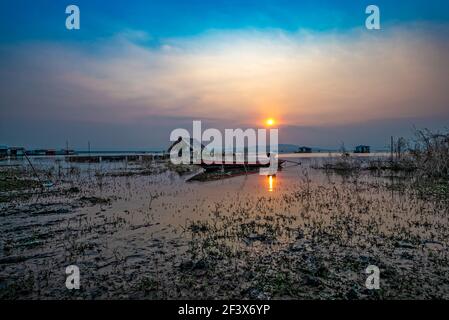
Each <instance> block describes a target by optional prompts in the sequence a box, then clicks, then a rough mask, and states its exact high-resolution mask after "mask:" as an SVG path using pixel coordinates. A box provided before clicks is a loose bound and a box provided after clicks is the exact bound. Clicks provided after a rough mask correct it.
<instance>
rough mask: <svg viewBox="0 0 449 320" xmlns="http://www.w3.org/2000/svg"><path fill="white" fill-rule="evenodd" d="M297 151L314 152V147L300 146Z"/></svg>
mask: <svg viewBox="0 0 449 320" xmlns="http://www.w3.org/2000/svg"><path fill="white" fill-rule="evenodd" d="M296 153H312V148H309V147H304V146H303V147H299V148H298V151H296Z"/></svg>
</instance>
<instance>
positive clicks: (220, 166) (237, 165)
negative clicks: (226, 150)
mask: <svg viewBox="0 0 449 320" xmlns="http://www.w3.org/2000/svg"><path fill="white" fill-rule="evenodd" d="M284 162H285V160H282V159H278V168H281V167H282V164H284ZM200 166H201V167H202V168H203V169H204V170H206V172H213V171H218V170H224V171H226V170H242V171H254V170H257V169H259V168H268V167H269V166H270V164H269V163H267V164H262V163H260V162H255V163H248V162H234V163H213V164H206V163H204V162H203V163H202V164H201V165H200Z"/></svg>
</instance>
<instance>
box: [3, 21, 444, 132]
mask: <svg viewBox="0 0 449 320" xmlns="http://www.w3.org/2000/svg"><path fill="white" fill-rule="evenodd" d="M447 34H449V33H448V32H447V26H434V25H433V26H432V25H416V24H414V25H403V26H399V27H393V28H389V29H388V30H382V31H380V32H369V31H367V30H352V31H348V32H345V33H332V32H328V33H314V32H307V31H298V32H296V33H287V32H284V31H280V30H240V31H210V32H208V33H205V34H202V35H199V36H195V37H188V38H180V39H166V40H165V41H163V42H162V43H157V44H154V43H151V39H152V38H151V36H149V35H147V34H146V33H144V32H141V31H133V30H126V31H124V32H122V33H120V34H118V35H117V36H115V37H113V38H110V39H101V40H99V41H97V42H89V43H49V42H33V43H24V44H20V45H11V46H5V45H3V46H2V47H1V48H0V58H1V62H0V70H1V71H0V87H1V88H0V95H1V97H2V101H1V107H0V116H1V118H2V119H3V120H2V121H3V122H4V123H6V122H8V119H22V120H23V121H39V119H41V120H44V119H45V120H46V121H58V122H64V121H77V122H82V123H92V125H94V124H96V123H101V124H108V123H110V124H113V125H114V126H116V125H120V124H126V125H129V124H132V123H139V119H143V118H144V119H151V118H152V117H164V118H167V119H169V118H170V117H173V118H174V120H173V124H170V123H167V126H172V127H173V128H175V127H177V125H178V124H179V122H177V121H176V118H177V117H187V118H196V119H202V118H209V119H214V120H215V121H216V122H220V121H221V123H222V124H223V125H225V124H229V125H233V126H235V125H242V126H257V125H258V124H259V123H260V121H261V120H262V119H263V118H265V117H268V116H270V117H275V118H277V119H279V121H280V122H281V123H282V124H283V125H286V126H307V127H313V126H317V127H323V126H324V127H325V126H335V125H339V126H345V125H350V124H354V123H362V122H367V121H372V120H380V119H395V118H419V117H432V116H433V117H438V116H442V117H447V116H448V114H449V111H448V110H449V108H448V102H449V101H448V100H449V95H448V94H447V83H449V61H448V60H449V42H448V41H447V40H448V38H447ZM4 123H3V124H4Z"/></svg>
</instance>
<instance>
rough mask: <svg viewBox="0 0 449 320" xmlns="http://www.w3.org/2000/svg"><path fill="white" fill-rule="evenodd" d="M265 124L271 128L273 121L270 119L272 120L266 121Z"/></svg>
mask: <svg viewBox="0 0 449 320" xmlns="http://www.w3.org/2000/svg"><path fill="white" fill-rule="evenodd" d="M266 124H267V126H270V127H271V126H272V125H274V119H272V118H269V119H267V121H266Z"/></svg>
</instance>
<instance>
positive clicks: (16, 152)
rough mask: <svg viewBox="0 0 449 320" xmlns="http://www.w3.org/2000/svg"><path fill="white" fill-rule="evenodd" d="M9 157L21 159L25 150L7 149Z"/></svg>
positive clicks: (19, 148) (17, 148) (18, 148)
mask: <svg viewBox="0 0 449 320" xmlns="http://www.w3.org/2000/svg"><path fill="white" fill-rule="evenodd" d="M9 155H10V156H11V157H23V156H24V155H25V148H22V147H11V148H9Z"/></svg>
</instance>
